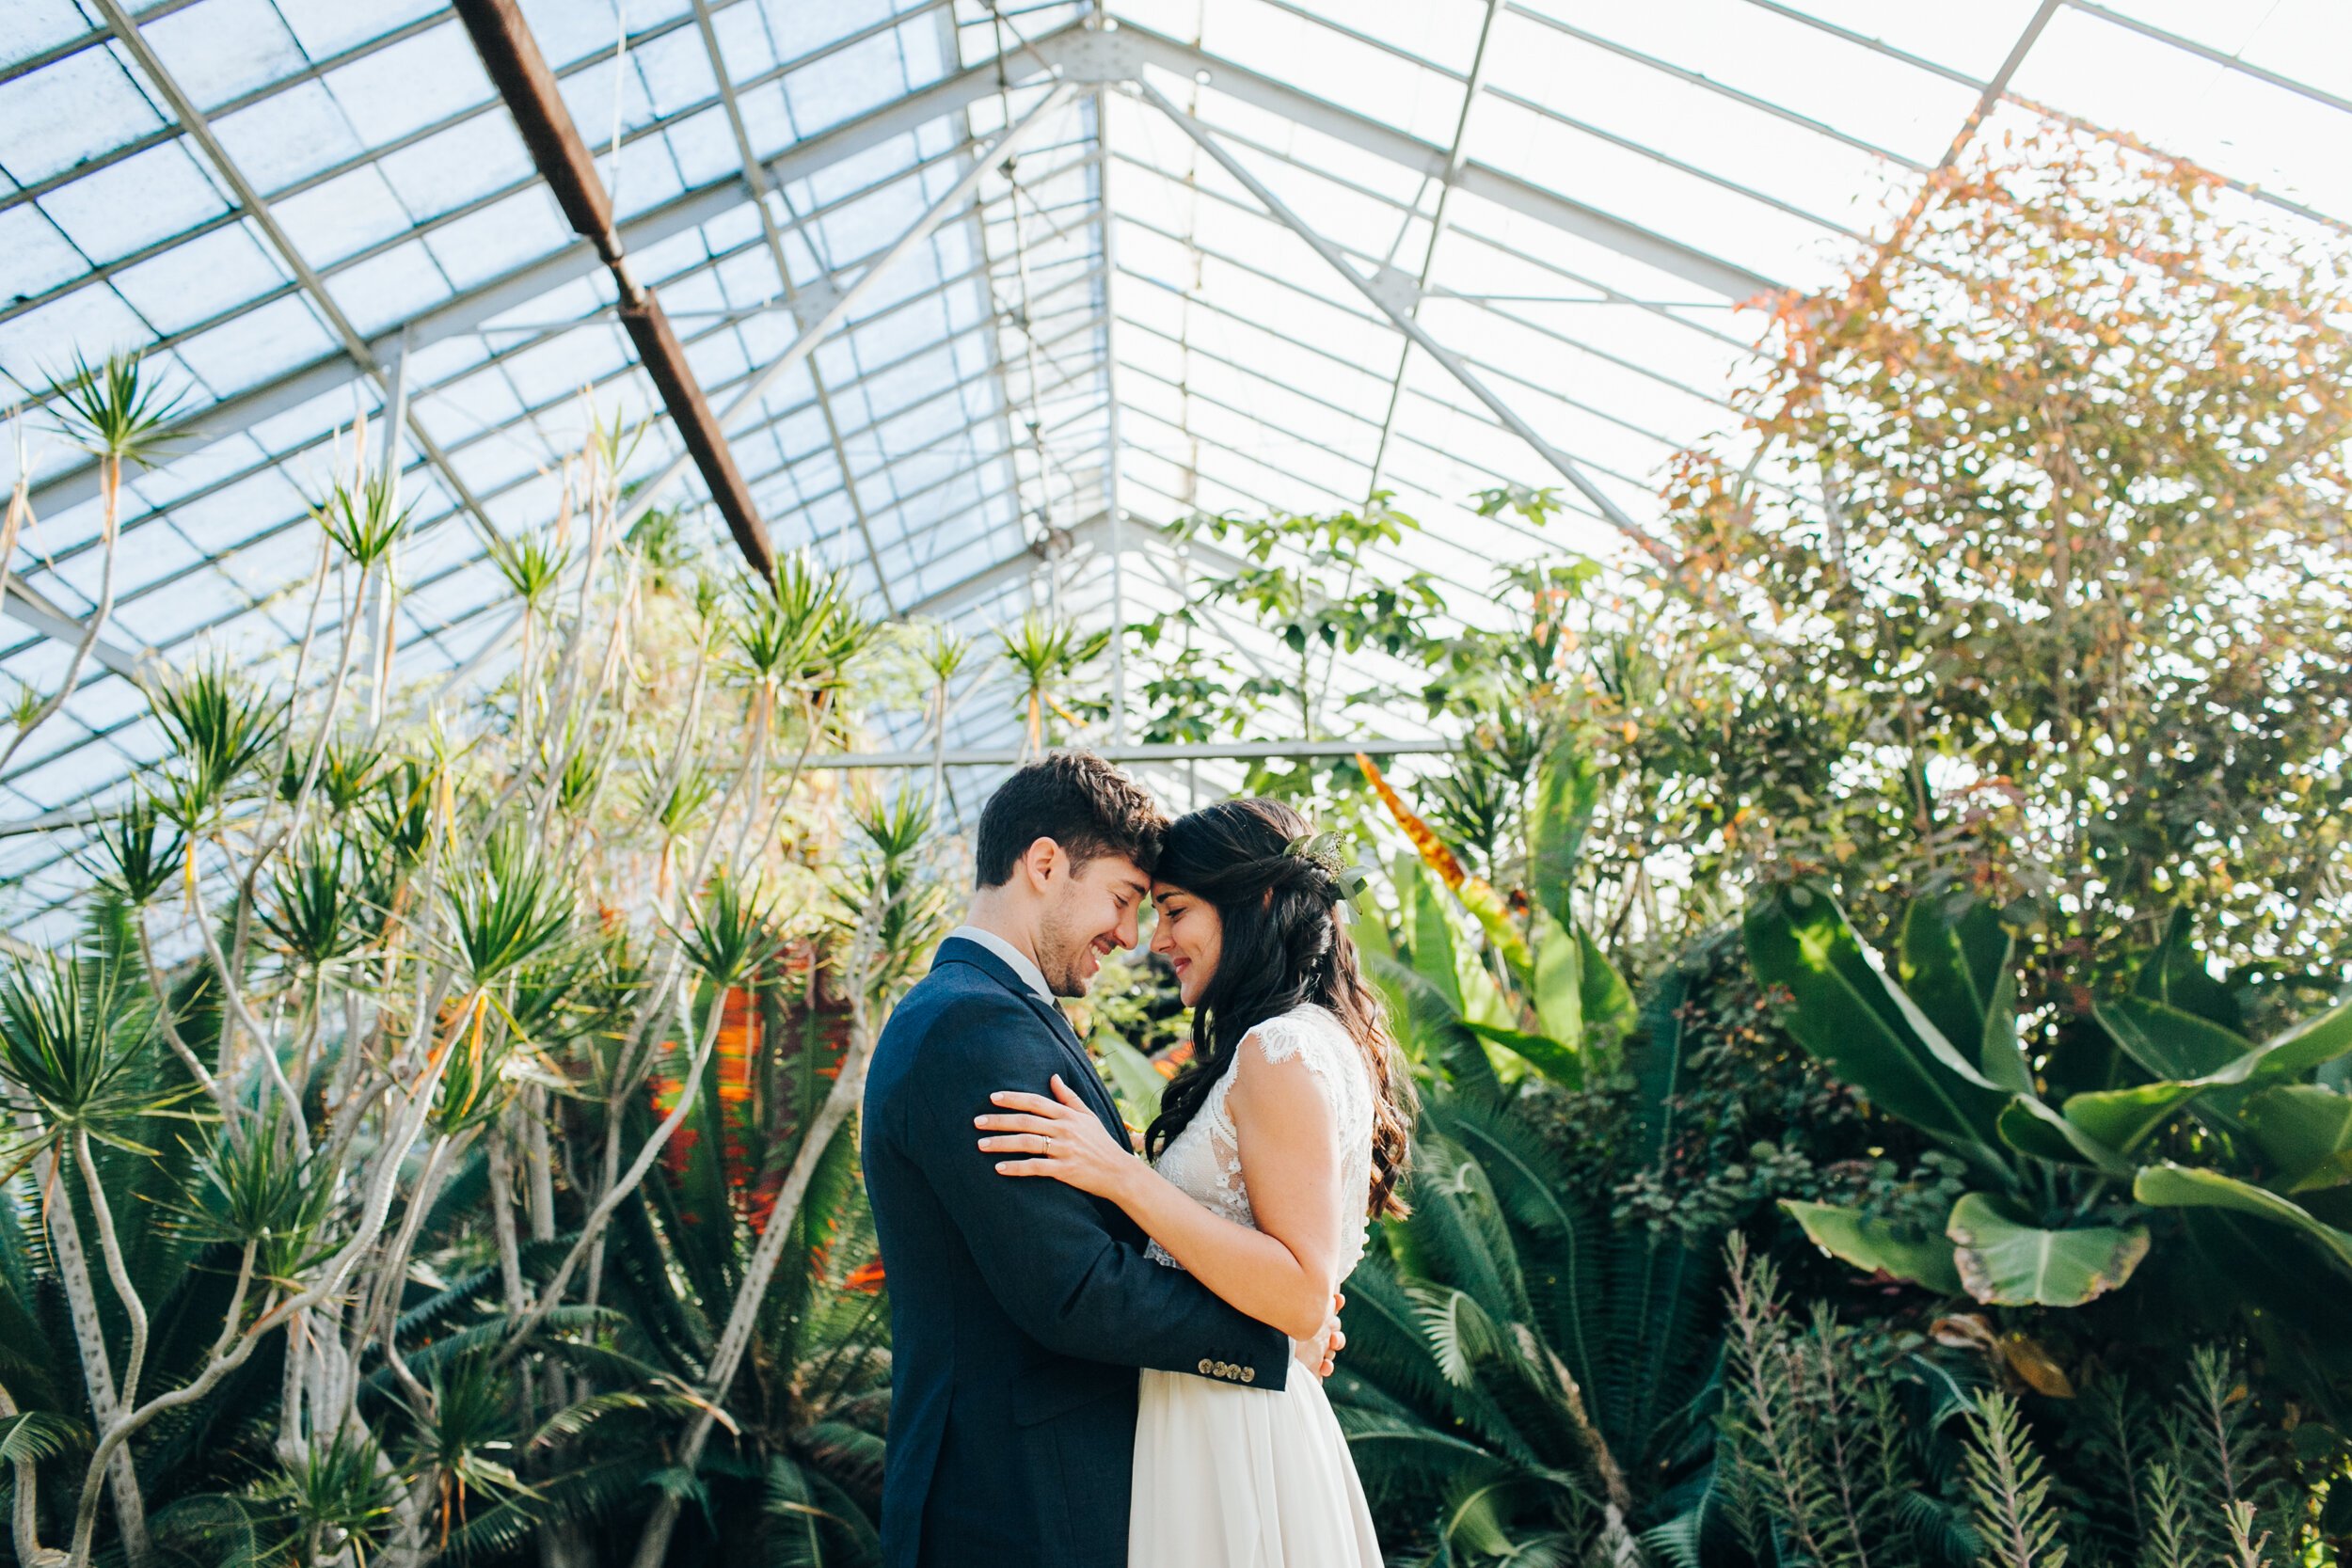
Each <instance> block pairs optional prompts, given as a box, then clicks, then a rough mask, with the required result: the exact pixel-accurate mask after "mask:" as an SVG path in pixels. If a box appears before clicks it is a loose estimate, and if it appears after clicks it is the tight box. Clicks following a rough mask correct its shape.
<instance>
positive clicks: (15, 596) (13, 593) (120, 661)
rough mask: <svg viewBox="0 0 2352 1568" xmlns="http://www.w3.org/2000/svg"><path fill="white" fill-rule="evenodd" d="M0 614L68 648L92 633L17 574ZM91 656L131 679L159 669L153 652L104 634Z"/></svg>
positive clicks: (11, 576)
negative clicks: (127, 644)
mask: <svg viewBox="0 0 2352 1568" xmlns="http://www.w3.org/2000/svg"><path fill="white" fill-rule="evenodd" d="M0 614H5V615H6V616H8V619H9V620H11V621H15V622H19V623H21V624H22V625H24V626H30V627H32V628H33V629H34V630H35V631H37V632H39V633H40V634H41V635H42V636H43V637H46V638H48V639H50V640H51V641H56V642H62V643H64V644H65V645H66V646H67V647H68V648H77V647H80V646H81V643H82V639H83V638H84V637H86V636H87V635H88V633H89V628H88V627H87V626H84V625H83V624H82V623H81V622H79V621H77V620H75V619H74V618H73V617H72V616H71V615H69V614H67V613H66V612H65V610H63V609H62V608H60V607H59V606H58V605H56V604H55V603H53V602H52V601H51V600H50V599H49V597H48V596H47V595H46V594H42V593H41V592H40V590H38V589H35V588H30V587H27V586H26V585H25V583H24V580H23V579H22V578H18V577H17V576H16V575H15V574H14V573H11V574H9V577H8V594H7V596H6V597H5V598H0ZM89 655H90V657H92V658H94V659H96V660H97V661H98V662H99V663H100V664H102V665H103V666H104V667H105V668H107V669H109V670H111V671H113V672H114V673H116V674H118V675H120V676H122V677H123V678H124V679H126V680H131V681H136V680H138V679H139V678H140V677H142V676H144V675H147V674H151V673H153V672H154V671H155V670H156V668H157V659H156V657H155V655H154V654H152V653H151V652H148V651H146V650H143V649H137V650H135V649H131V648H126V647H124V646H123V645H122V644H121V643H119V642H115V641H109V640H108V639H106V638H104V637H101V638H100V639H99V640H98V641H96V642H94V643H92V644H91V645H90V651H89ZM90 678H91V677H89V676H87V675H85V676H84V677H83V684H84V685H86V686H87V684H88V683H89V680H90Z"/></svg>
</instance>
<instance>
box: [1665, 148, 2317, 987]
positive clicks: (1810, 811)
mask: <svg viewBox="0 0 2352 1568" xmlns="http://www.w3.org/2000/svg"><path fill="white" fill-rule="evenodd" d="M2322 249H2324V247H2320V248H2314V247H2312V246H2309V245H2307V244H2305V243H2304V242H2303V241H2302V240H2301V239H2300V238H2299V237H2297V236H2295V235H2293V234H2290V233H2286V232H2282V231H2277V230H2269V229H2267V228H2265V226H2264V225H2263V224H2261V223H2259V222H2254V221H2249V220H2248V219H2247V217H2246V216H2245V214H2242V213H2240V212H2238V211H2237V210H2236V208H2235V206H2234V204H2233V198H2232V197H2231V196H2230V194H2229V193H2228V191H2227V190H2226V189H2225V188H2224V182H2222V181H2221V180H2219V179H2218V178H2217V176H2215V175H2214V174H2212V173H2211V172H2209V171H2207V170H2203V169H2201V168H2198V167H2196V166H2193V165H2190V164H2187V163H2185V162H2182V161H2180V160H2177V159H2172V158H2168V157H2164V156H2161V155H2158V154H2155V153H2153V152H2151V151H2150V150H2147V149H2146V148H2144V147H2142V146H2140V145H2138V144H2137V143H2131V142H2128V141H2125V140H2123V139H2122V138H2116V137H2112V136H2107V135H2102V134H2099V133H2094V132H2091V131H2089V130H2086V129H2083V128H2081V127H2079V126H2060V125H2045V126H2043V127H2041V128H2039V129H2036V130H2031V131H2027V132H2025V133H2023V134H2021V135H2015V136H2002V137H1997V138H1996V137H1991V136H1980V137H1979V138H1977V140H1976V142H1975V144H1974V146H1973V147H1972V148H1971V150H1969V151H1968V153H1967V154H1966V155H1965V156H1963V157H1961V158H1958V159H1955V160H1953V161H1952V163H1951V165H1950V166H1948V167H1947V168H1946V169H1944V170H1942V171H1941V172H1939V173H1937V174H1936V175H1935V176H1934V177H1933V178H1931V179H1930V180H1927V181H1925V182H1923V183H1922V185H1921V187H1920V189H1919V190H1918V192H1917V193H1916V195H1915V198H1913V200H1912V202H1911V203H1910V205H1909V207H1908V209H1907V211H1905V212H1904V213H1903V214H1901V216H1900V218H1899V221H1898V222H1897V223H1896V224H1895V225H1894V226H1893V227H1892V228H1891V230H1888V231H1887V232H1886V233H1884V234H1882V235H1874V236H1872V238H1871V239H1870V241H1869V242H1868V243H1867V245H1862V246H1858V247H1857V249H1856V252H1855V255H1854V258H1853V261H1852V265H1851V269H1850V271H1849V272H1848V273H1847V275H1846V276H1845V277H1841V278H1840V279H1838V280H1837V282H1836V284H1835V285H1833V286H1832V287H1830V288H1828V289H1826V290H1824V291H1822V292H1821V293H1817V294H1805V295H1798V294H1794V293H1791V294H1788V295H1785V296H1782V297H1781V298H1780V299H1778V300H1777V301H1776V302H1775V309H1774V320H1773V323H1772V329H1771V331H1770V332H1769V333H1768V334H1767V335H1766V338H1765V341H1764V342H1763V345H1762V348H1763V352H1764V356H1765V361H1766V363H1765V368H1764V370H1763V372H1762V373H1761V374H1760V375H1759V376H1758V378H1757V380H1756V384H1755V385H1754V386H1753V387H1752V388H1748V389H1747V390H1746V391H1745V392H1744V393H1742V399H1743V406H1744V407H1745V409H1746V410H1747V411H1748V413H1749V420H1748V425H1749V430H1748V438H1747V439H1746V440H1743V441H1741V442H1740V443H1736V444H1726V445H1724V446H1721V447H1718V448H1716V449H1713V450H1710V451H1704V452H1693V453H1692V454H1689V455H1688V456H1687V457H1686V458H1685V459H1684V460H1683V461H1682V462H1681V463H1680V464H1679V465H1678V466H1677V471H1676V473H1675V475H1674V477H1673V479H1672V480H1671V481H1670V483H1669V485H1668V499H1669V503H1670V506H1671V509H1672V523H1673V527H1674V530H1675V535H1676V544H1677V549H1678V552H1679V553H1680V555H1681V557H1682V562H1683V567H1684V576H1685V579H1686V581H1687V583H1688V585H1689V586H1690V587H1691V589H1692V593H1693V594H1694V595H1696V597H1697V601H1698V605H1708V604H1710V603H1711V605H1712V606H1713V608H1698V606H1695V605H1694V606H1692V608H1688V609H1680V610H1675V611H1674V612H1673V614H1672V617H1671V620H1672V624H1673V625H1674V626H1682V627H1683V628H1684V629H1683V630H1682V631H1680V632H1675V633H1673V634H1672V636H1671V639H1670V640H1671V641H1674V642H1676V643H1678V644H1680V645H1681V646H1682V647H1684V648H1686V649H1690V650H1692V657H1696V658H1697V659H1698V660H1699V661H1700V663H1701V664H1702V665H1703V666H1704V669H1705V672H1706V676H1705V679H1704V680H1703V682H1702V684H1701V685H1700V686H1699V687H1698V688H1697V691H1698V694H1699V695H1709V694H1712V695H1714V696H1715V698H1716V701H1715V705H1714V706H1713V707H1712V709H1710V710H1708V712H1706V713H1704V714H1702V713H1699V712H1697V711H1695V710H1691V709H1689V708H1688V706H1687V705H1683V709H1682V711H1680V712H1677V710H1676V709H1675V708H1673V707H1670V708H1668V709H1667V710H1666V711H1665V712H1663V713H1662V714H1661V716H1660V717H1661V720H1662V721H1663V722H1664V723H1665V724H1666V725H1668V726H1672V727H1681V726H1684V725H1686V724H1689V725H1691V726H1692V738H1693V739H1700V740H1703V739H1704V733H1703V732H1704V730H1705V728H1706V726H1705V725H1704V724H1703V723H1696V722H1694V721H1698V720H1701V719H1704V718H1713V717H1718V716H1723V715H1724V714H1725V712H1726V710H1727V709H1728V710H1731V711H1732V712H1734V713H1739V714H1742V715H1745V714H1747V713H1750V712H1755V713H1756V715H1757V716H1758V717H1761V718H1772V717H1775V716H1776V717H1777V719H1778V721H1779V722H1780V723H1781V725H1782V726H1783V730H1782V733H1783V735H1784V736H1785V741H1786V743H1784V744H1777V745H1772V746H1768V747H1741V748H1740V750H1739V752H1737V756H1738V757H1739V758H1740V762H1741V766H1740V767H1739V768H1736V769H1735V768H1710V769H1709V771H1710V772H1713V773H1714V774H1715V775H1716V780H1715V782H1714V784H1713V786H1712V792H1713V793H1714V794H1715V796H1716V798H1717V800H1719V802H1720V807H1719V811H1718V812H1717V814H1716V815H1717V817H1718V820H1721V821H1725V822H1728V821H1730V820H1731V819H1732V818H1734V817H1735V816H1738V814H1739V813H1740V812H1741V811H1742V810H1744V811H1745V812H1746V813H1747V816H1745V817H1744V818H1742V819H1741V820H1740V829H1741V832H1740V843H1739V844H1738V845H1737V846H1736V847H1737V848H1738V850H1739V851H1740V857H1741V858H1745V859H1751V860H1754V861H1756V862H1760V863H1763V864H1764V865H1765V866H1767V867H1768V868H1772V869H1775V870H1776V871H1777V872H1778V873H1780V874H1783V875H1785V874H1787V873H1788V872H1789V871H1819V870H1820V869H1821V868H1824V867H1835V868H1836V870H1837V874H1838V876H1839V879H1840V885H1841V887H1842V888H1843V889H1844V890H1845V892H1846V894H1847V896H1848V898H1849V900H1850V901H1851V903H1852V904H1853V905H1854V907H1855V908H1857V909H1858V910H1867V912H1868V915H1869V917H1870V918H1871V919H1872V920H1873V921H1875V920H1876V919H1878V918H1880V917H1881V916H1882V915H1883V914H1885V913H1890V912H1891V908H1890V907H1889V906H1891V905H1892V904H1894V903H1897V902H1899V899H1900V896H1901V895H1903V894H1904V893H1906V892H1908V891H1909V890H1912V889H1915V888H1916V887H1918V886H1920V885H1922V884H1924V883H1925V882H1926V881H1927V880H1928V879H1930V878H1931V877H1933V876H1935V875H1938V874H1943V875H1947V876H1954V877H1957V878H1960V879H1963V880H1967V881H1970V882H1972V883H1973V884H1974V885H1978V886H1979V887H1982V888H1984V889H1986V890H1987V891H1988V892H1990V893H1991V894H1992V895H1993V897H1994V902H1996V903H2004V904H2005V903H2007V902H2008V901H2009V900H2010V898H2011V897H2013V896H2015V895H2017V894H2018V893H2021V892H2022V893H2025V894H2028V895H2034V896H2036V897H2037V898H2039V899H2041V901H2042V911H2043V914H2044V918H2045V919H2046V920H2047V921H2048V922H2049V924H2050V925H2051V927H2052V928H2053V931H2054V935H2055V938H2056V940H2055V941H2054V942H2053V943H2052V944H2051V946H2050V948H2049V949H2048V951H2049V955H2050V958H2051V959H2052V961H2053V962H2054V963H2059V966H2060V967H2063V963H2062V962H2060V960H2059V959H2058V953H2059V952H2060V951H2061V950H2062V947H2063V944H2064V943H2066V942H2074V941H2078V942H2083V943H2085V944H2087V945H2088V946H2089V948H2090V950H2092V951H2095V952H2099V953H2107V952H2113V951H2116V950H2117V949H2118V948H2119V947H2121V946H2123V945H2125V944H2127V943H2142V942H2148V941H2150V940H2152V939H2153V936H2154V934H2155V932H2156V931H2157V930H2158V929H2159V928H2160V927H2161V926H2162V925H2163V922H2164V920H2165V918H2166V911H2168V910H2169V908H2171V907H2172V906H2174V905H2186V906H2193V907H2196V908H2198V909H2201V910H2204V911H2211V912H2212V914H2213V915H2214V916H2215V917H2216V940H2217V941H2220V942H2226V943H2227V944H2228V951H2227V953H2226V954H2225V955H2224V956H2225V957H2227V958H2229V959H2230V960H2231V961H2233V962H2243V961H2248V960H2251V959H2262V960H2266V961H2269V962H2272V963H2275V964H2278V965H2280V967H2281V968H2283V969H2286V970H2289V971H2295V970H2305V969H2308V970H2313V971H2317V972H2320V973H2329V972H2340V969H2341V965H2342V963H2343V962H2344V958H2345V957H2346V953H2345V942H2344V925H2343V920H2342V905H2341V894H2340V890H2341V888H2342V886H2343V881H2344V864H2345V857H2346V856H2347V854H2352V839H2348V838H2347V837H2346V836H2345V835H2344V833H2342V832H2340V831H2338V828H2337V826H2336V825H2337V824H2340V823H2341V822H2342V820H2343V819H2344V815H2345V806H2346V803H2347V797H2346V794H2345V791H2346V790H2347V789H2348V788H2352V778H2348V776H2347V774H2346V772H2345V770H2344V768H2343V766H2342V753H2343V746H2344V736H2345V734H2346V726H2347V724H2348V723H2352V696H2347V693H2352V681H2348V680H2347V678H2346V676H2347V667H2346V662H2345V660H2346V648H2345V643H2344V639H2343V638H2342V637H2341V636H2339V635H2338V634H2337V631H2336V628H2337V627H2339V626H2342V625H2343V623H2344V617H2345V615H2346V613H2347V610H2352V571H2347V569H2346V568H2347V562H2346V555H2345V550H2346V540H2345V536H2344V531H2343V529H2342V528H2341V526H2340V524H2341V518H2342V516H2343V514H2344V498H2345V496H2346V494H2347V492H2348V490H2352V476H2348V475H2347V472H2346V468H2345V445H2344V436H2345V433H2346V431H2347V430H2352V375H2347V373H2346V372H2347V369H2352V327H2348V326H2347V323H2348V322H2352V317H2347V315H2346V313H2345V310H2344V301H2345V284H2344V275H2343V273H2342V271H2341V269H2340V268H2338V267H2337V266H2335V265H2334V263H2333V261H2332V260H2331V259H2329V258H2328V257H2326V256H2324V255H2323V254H2322ZM1675 602H1676V603H1677V604H1689V603H1690V601H1682V600H1677V601H1675ZM1754 627H1769V628H1771V629H1770V633H1769V635H1766V634H1764V633H1762V632H1758V631H1756V630H1754V629H1752V628H1754ZM1767 700H1769V701H1767ZM1631 717H1634V718H1642V717H1644V716H1643V715H1641V714H1639V713H1636V714H1634V715H1631ZM1729 724H1730V721H1729V719H1727V718H1726V719H1724V728H1725V729H1726V731H1727V730H1728V728H1729ZM1726 760H1727V761H1728V760H1730V756H1729V755H1727V756H1726ZM1882 900H1885V903H1884V904H1883V903H1882ZM2035 957H2037V958H2039V957H2040V955H2038V954H2037V955H2035ZM2026 994H2027V996H2028V998H2029V1005H2030V1001H2032V1000H2038V988H2036V987H2028V988H2027V992H2026Z"/></svg>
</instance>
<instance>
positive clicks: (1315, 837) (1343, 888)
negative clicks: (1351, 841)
mask: <svg viewBox="0 0 2352 1568" xmlns="http://www.w3.org/2000/svg"><path fill="white" fill-rule="evenodd" d="M1282 853H1283V854H1285V855H1288V856H1290V857H1291V858H1293V859H1294V860H1302V861H1305V862H1306V863H1308V864H1310V865H1311V866H1313V867H1314V868H1315V869H1316V870H1318V871H1320V872H1322V873H1323V874H1324V875H1325V876H1327V877H1328V878H1330V879H1331V883H1332V886H1333V887H1334V888H1335V889H1336V890H1337V891H1338V893H1339V907H1340V909H1341V911H1343V916H1342V917H1343V918H1344V917H1345V915H1344V911H1347V910H1348V908H1349V906H1350V905H1351V904H1352V903H1353V902H1354V901H1355V899H1356V897H1357V896H1358V895H1359V894H1361V893H1362V892H1363V891H1364V889H1365V888H1367V887H1369V886H1370V885H1371V884H1372V876H1371V873H1369V872H1367V871H1366V870H1365V869H1364V868H1363V867H1362V866H1360V865H1354V864H1351V863H1349V862H1348V859H1347V841H1346V839H1344V838H1343V837H1342V836H1341V834H1340V832H1339V830H1338V829H1336V828H1326V829H1325V830H1324V831H1323V832H1319V833H1302V834H1300V835H1299V836H1298V837H1296V838H1295V839H1292V840H1291V841H1290V842H1289V843H1288V844H1285V845H1283V846H1282Z"/></svg>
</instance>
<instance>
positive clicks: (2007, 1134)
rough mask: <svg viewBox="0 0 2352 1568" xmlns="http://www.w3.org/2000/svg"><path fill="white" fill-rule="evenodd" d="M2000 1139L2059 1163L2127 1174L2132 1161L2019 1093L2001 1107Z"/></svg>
mask: <svg viewBox="0 0 2352 1568" xmlns="http://www.w3.org/2000/svg"><path fill="white" fill-rule="evenodd" d="M2000 1131H2001V1141H2002V1142H2003V1143H2005V1144H2007V1145H2009V1147H2010V1148H2013V1149H2015V1150H2017V1152H2019V1153H2020V1154H2030V1155H2032V1156H2033V1157H2034V1158H2036V1159H2038V1160H2048V1161H2051V1162H2053V1163H2055V1164H2062V1165H2089V1166H2090V1168H2091V1169H2093V1170H2096V1171H2102V1172H2104V1173H2106V1175H2108V1176H2115V1177H2123V1178H2129V1177H2130V1176H2131V1174H2132V1171H2133V1168H2134V1167H2133V1165H2132V1162H2131V1161H2129V1160H2127V1159H2125V1158H2124V1157H2123V1156H2122V1154H2121V1153H2119V1152H2118V1151H2116V1150H2115V1149H2113V1148H2108V1147H2107V1146H2106V1144H2103V1143H2101V1142H2100V1141H2099V1140H2098V1139H2096V1138H2094V1137H2092V1136H2091V1135H2090V1133H2089V1132H2084V1131H2083V1130H2082V1129H2081V1128H2080V1127H2077V1126H2075V1125H2074V1123H2073V1122H2071V1121H2069V1120H2067V1119H2066V1118H2065V1117H2062V1116H2060V1115H2058V1113H2057V1112H2056V1111H2053V1110H2052V1109H2050V1107H2049V1106H2048V1105H2047V1104H2045V1103H2043V1102H2042V1101H2041V1100H2040V1099H2038V1098H2036V1097H2035V1096H2033V1095H2029V1094H2021V1095H2019V1096H2018V1097H2017V1098H2016V1099H2014V1100H2012V1101H2010V1102H2009V1103H2008V1104H2007V1105H2005V1106H2003V1107H2002V1108H2001V1118H2000Z"/></svg>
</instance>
